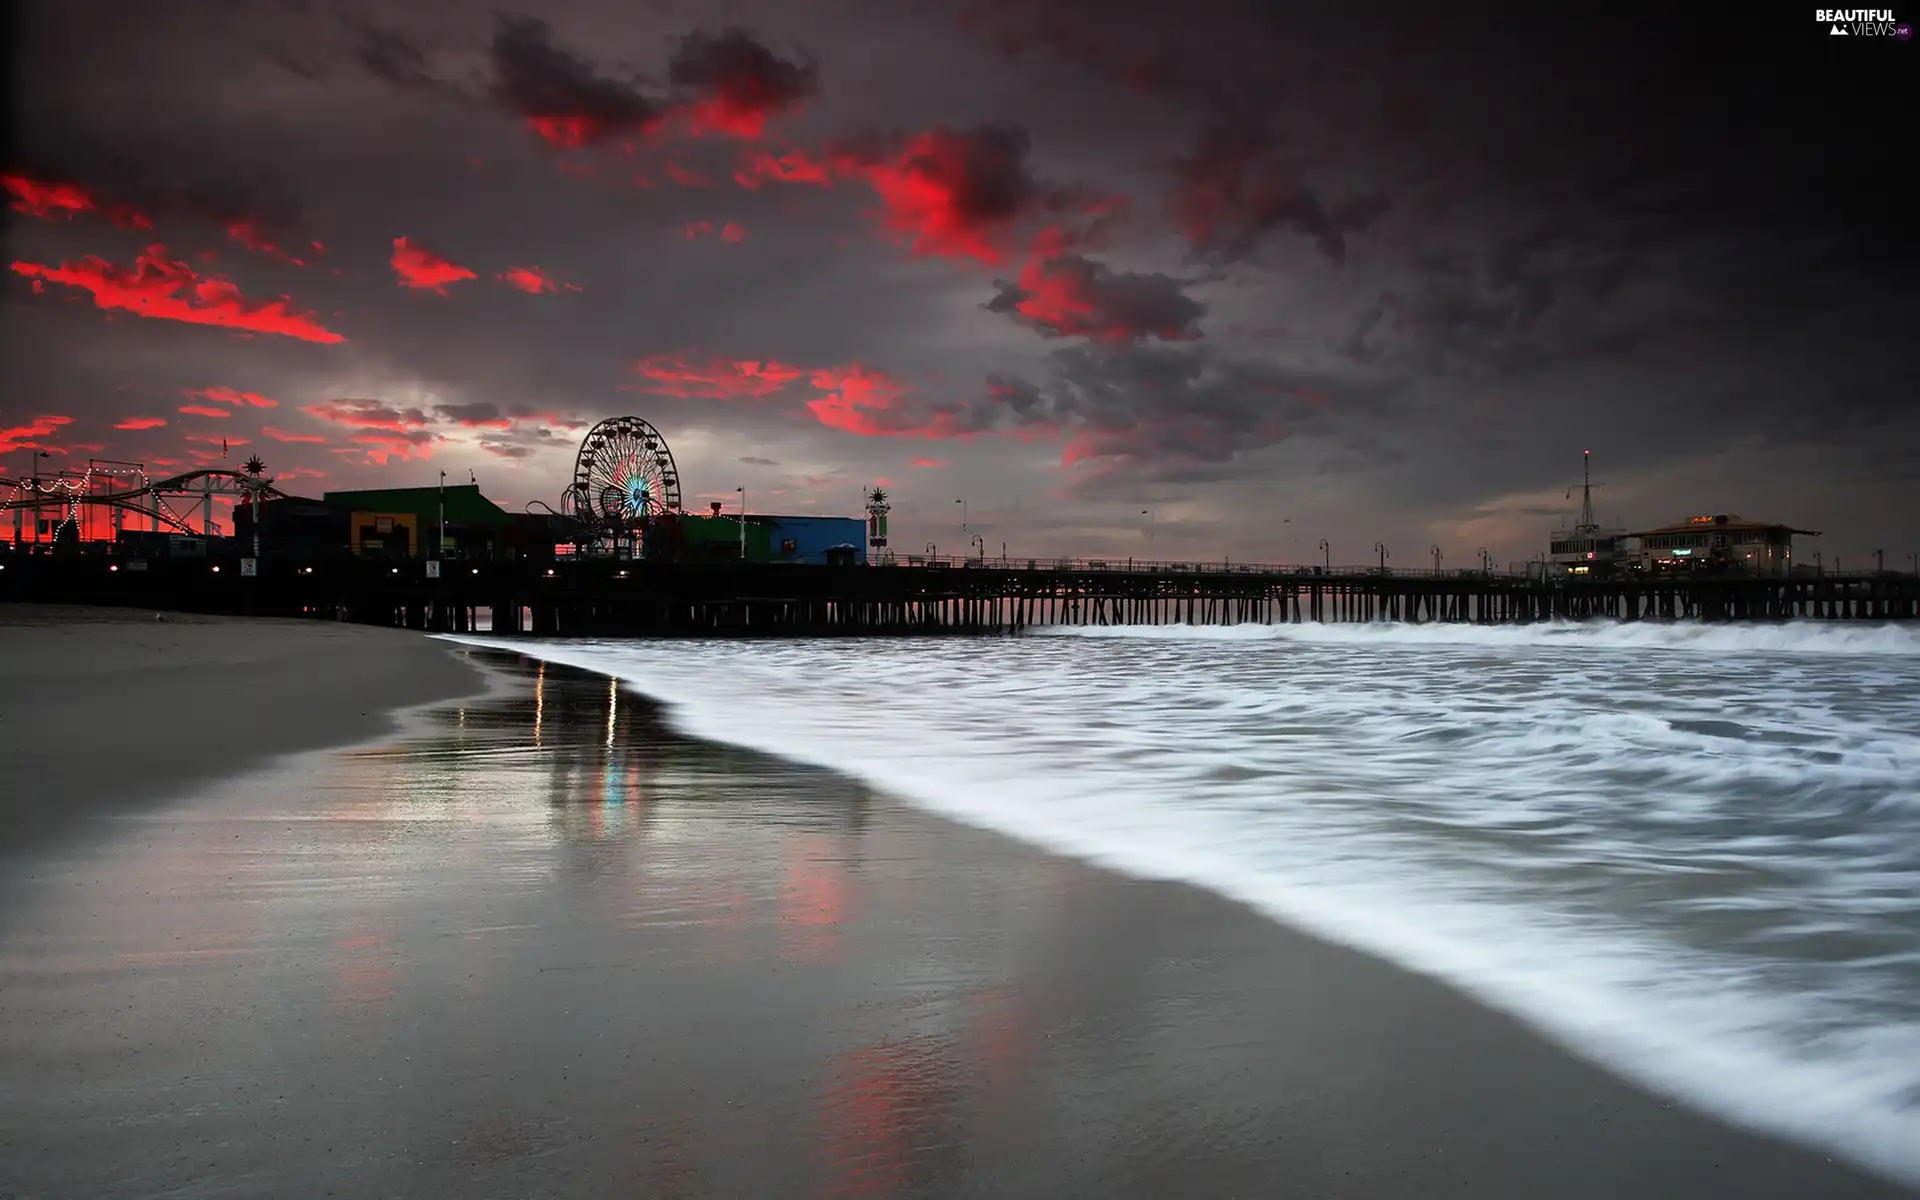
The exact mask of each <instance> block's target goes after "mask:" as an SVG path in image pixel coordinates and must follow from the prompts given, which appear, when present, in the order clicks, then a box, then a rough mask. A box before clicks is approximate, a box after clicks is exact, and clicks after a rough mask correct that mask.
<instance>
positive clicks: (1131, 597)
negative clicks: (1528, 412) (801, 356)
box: [0, 554, 1920, 637]
mask: <svg viewBox="0 0 1920 1200" xmlns="http://www.w3.org/2000/svg"><path fill="white" fill-rule="evenodd" d="M253 568H257V569H255V570H253V573H251V574H250V573H247V572H248V571H249V570H250V569H253ZM4 601H15V602H34V603H49V604H95V605H113V606H135V607H143V608H152V609H155V610H170V611H183V612H201V613H228V614H238V615H252V616H262V617H268V616H271V617H310V618H320V619H329V620H345V621H353V622H358V623H362V624H372V625H390V626H399V627H404V628H411V629H420V630H432V631H437V632H449V633H459V632H472V631H477V630H482V629H491V630H492V632H494V633H495V634H528V635H533V636H543V637H555V636H560V637H564V636H631V637H728V636H734V637H762V636H764V637H814V636H835V635H876V634H877V635H901V634H1005V633H1018V632H1020V631H1022V630H1025V629H1030V628H1034V627H1036V626H1052V625H1069V626H1089V625H1176V624H1187V625H1271V624H1288V623H1295V622H1324V623H1358V622H1369V621H1403V622H1413V623H1429V622H1451V623H1469V624H1483V625H1484V624H1515V623H1525V622H1535V621H1548V620H1614V621H1641V620H1656V621H1657V620H1702V621H1786V620H1821V621H1828V620H1836V621H1890V620H1891V621H1901V620H1914V619H1917V618H1920V579H1916V578H1915V577H1914V576H1912V575H1908V574H1904V573H1902V574H1896V573H1893V572H1872V573H1868V572H1860V573H1852V574H1846V575H1838V574H1827V575H1810V576H1804V577H1793V578H1777V577H1764V578H1761V577H1753V576H1719V577H1716V576H1706V575H1701V576H1685V575H1675V576H1644V575H1628V576H1623V577H1619V578H1614V579H1582V578H1570V579H1569V578H1561V579H1553V578H1548V579H1542V578H1538V577H1527V576H1517V575H1507V574H1497V573H1490V572H1479V571H1469V572H1439V571H1404V570H1393V571H1381V570H1378V569H1375V568H1361V567H1353V568H1341V567H1335V568H1333V569H1332V570H1324V569H1318V568H1307V567H1276V566H1252V565H1245V566H1243V565H1237V564H1231V565H1230V564H1208V565H1200V564H1165V563H1154V564H1126V563H1113V564H1108V563H1099V562H1087V561H1069V560H1020V561H1004V560H932V561H927V560H918V561H915V562H912V563H909V564H907V565H899V566H872V567H868V566H797V565H789V564H751V563H744V564H743V563H709V564H686V563H681V564H655V563H647V562H637V561H625V560H617V559H597V558H596V559H575V560H569V559H566V558H559V559H554V560H549V561H540V560H532V559H509V560H483V561H462V560H457V559H456V560H448V561H446V562H444V563H436V562H429V561H424V560H421V559H400V560H384V559H351V558H327V559H321V560H316V561H312V562H304V563H303V562H295V561H275V560H273V559H271V558H269V559H267V560H265V561H262V562H259V563H257V564H250V563H249V561H247V560H241V559H238V558H206V559H202V558H164V557H160V558H152V559H140V558H129V557H127V556H124V555H64V556H61V555H48V554H26V555H23V554H6V555H0V602H4Z"/></svg>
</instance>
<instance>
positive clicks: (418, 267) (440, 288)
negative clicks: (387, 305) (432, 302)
mask: <svg viewBox="0 0 1920 1200" xmlns="http://www.w3.org/2000/svg"><path fill="white" fill-rule="evenodd" d="M389 262H390V265H391V266H392V267H393V273H394V276H395V277H396V278H397V280H398V281H399V284H400V286H401V287H406V288H417V289H419V290H422V291H430V292H432V293H434V294H435V295H437V296H444V295H446V294H447V285H448V284H450V283H461V282H463V281H465V280H469V279H477V278H479V276H477V275H475V274H474V273H473V272H472V271H469V270H467V269H466V268H465V267H463V266H461V265H459V264H458V263H455V262H452V261H450V260H449V259H447V258H446V257H445V256H444V255H441V254H438V253H436V252H435V251H432V250H429V249H427V248H426V247H425V246H416V245H414V244H413V243H412V242H410V241H408V240H407V239H406V238H403V237H397V238H395V239H393V258H392V259H391V260H389Z"/></svg>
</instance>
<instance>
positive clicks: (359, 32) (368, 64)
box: [353, 23, 443, 89]
mask: <svg viewBox="0 0 1920 1200" xmlns="http://www.w3.org/2000/svg"><path fill="white" fill-rule="evenodd" d="M355 34H356V37H355V44H354V47H353V54H354V57H355V58H356V59H357V60H358V61H359V63H360V65H361V66H362V67H364V68H365V69H366V70H367V71H368V72H370V73H371V74H372V75H373V76H374V77H375V78H376V79H382V80H385V81H386V82H387V83H390V84H392V85H394V86H395V87H402V88H421V89H434V88H439V87H441V86H443V85H442V84H441V81H440V80H438V79H436V78H435V77H434V75H433V72H432V71H431V70H429V69H428V66H427V55H426V52H425V51H424V50H422V49H421V48H420V46H419V45H417V44H416V43H414V42H413V41H412V40H411V39H410V38H408V37H407V36H406V35H405V34H403V33H401V32H399V31H398V30H395V29H388V28H385V27H383V26H380V25H375V24H372V23H365V24H361V25H359V26H358V27H357V28H356V30H355Z"/></svg>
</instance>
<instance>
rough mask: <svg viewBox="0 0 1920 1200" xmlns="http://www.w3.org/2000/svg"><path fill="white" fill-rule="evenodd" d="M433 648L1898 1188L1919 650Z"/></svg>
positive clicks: (1367, 643)
mask: <svg viewBox="0 0 1920 1200" xmlns="http://www.w3.org/2000/svg"><path fill="white" fill-rule="evenodd" d="M457 640H461V641H465V642H468V643H469V644H475V645H497V646H499V647H500V648H503V649H511V650H515V651H518V652H521V653H525V654H529V655H533V656H535V657H538V658H540V659H543V660H546V661H549V662H553V663H556V664H565V665H570V666H575V667H582V668H587V669H590V670H593V671H597V672H601V673H604V674H607V675H611V676H614V677H616V678H618V679H619V680H621V681H623V683H624V685H625V686H626V687H627V688H629V689H631V690H632V691H633V692H636V693H640V694H643V695H645V696H648V697H651V698H653V699H655V700H657V701H659V702H661V703H662V704H663V705H664V706H665V709H666V716H667V719H668V720H669V722H670V723H671V724H672V725H674V726H675V727H677V728H678V729H679V730H680V731H682V732H685V733H688V734H691V735H694V736H697V737H701V738H705V739H710V740H715V741H720V742H729V743H735V744H739V745H742V746H748V747H752V748H754V749H757V750H761V751H766V752H770V753H773V754H776V755H780V756H784V757H786V758H788V759H791V760H797V761H802V762H806V763H811V764H817V765H821V766H826V767H830V768H833V769H835V770H838V771H841V772H844V773H846V774H848V775H851V776H856V777H858V778H860V779H861V780H863V781H866V782H868V783H870V784H872V785H874V786H877V787H879V788H881V789H883V790H885V791H888V792H891V793H893V794H894V795H896V796H898V797H900V798H902V799H903V800H905V801H907V802H910V803H913V804H916V805H920V806H923V807H925V808H927V809H930V810H932V811H935V812H937V813H941V814H944V815H945V816H947V817H950V818H953V819H955V820H958V821H961V822H966V823H969V824H972V825H975V826H981V827H985V828H989V829H993V830H997V831H1000V832H1003V833H1006V834H1010V835H1012V836H1014V837H1017V838H1020V839H1024V840H1026V841H1028V842H1031V843H1034V844H1037V845H1039V846H1041V847H1043V848H1046V849H1049V850H1052V851H1055V852H1059V853H1063V854H1067V855H1072V856H1076V857H1079V858H1083V859H1086V860H1090V861H1092V862H1095V863H1098V864H1101V865H1103V866H1106V867H1109V868H1113V869H1115V870H1118V871H1121V872H1125V873H1128V874H1132V875H1136V876H1142V877H1149V878H1156V879H1171V880H1180V881H1184V882H1186V883H1188V884H1191V885H1194V886H1197V887H1201V888H1206V889H1210V890H1211V891H1213V892H1216V893H1218V894H1221V895H1224V896H1227V897H1230V898H1232V899H1235V900H1238V901H1240V902H1243V903H1245V904H1247V905H1249V906H1251V907H1252V908H1254V909H1256V910H1258V911H1260V912H1262V913H1264V914H1267V915H1269V916H1271V917H1272V918H1274V919H1275V920H1278V921H1282V922H1285V923H1287V924H1289V925H1292V926H1295V927H1297V928H1300V929H1304V930H1306V931H1308V932H1311V933H1313V934H1316V935H1318V936H1320V937H1322V938H1325V939H1328V940H1331V941H1336V942H1339V943H1343V944H1346V945H1348V946H1351V947H1354V948H1356V949H1359V950H1362V951H1364V952H1367V953H1370V954H1372V955H1374V956H1377V957H1379V958H1382V959H1385V960H1388V961H1391V962H1393V963H1396V964H1398V965H1400V966H1402V967H1405V968H1407V969H1409V970H1412V971H1415V972H1419V973H1422V974H1425V975H1429V976H1432V977H1436V978H1438V979H1441V980H1443V981H1445V982H1447V983H1449V984H1451V985H1452V986H1454V987H1456V988H1458V989H1460V990H1461V991H1463V992H1465V993H1467V994H1469V995H1471V996H1473V997H1476V998H1477V999H1479V1000H1480V1001H1482V1002H1483V1003H1485V1004H1487V1005H1489V1006H1492V1007H1494V1008H1497V1009H1499V1010H1502V1011H1504V1012H1506V1013H1509V1014H1511V1015H1512V1016H1514V1017H1517V1018H1519V1019H1520V1020H1521V1021H1523V1022H1525V1023H1527V1024H1529V1025H1531V1026H1532V1027H1534V1028H1535V1029H1537V1030H1538V1031H1540V1032H1541V1033H1543V1034H1544V1035H1546V1036H1547V1037H1548V1038H1550V1039H1551V1040H1554V1041H1556V1042H1558V1043H1559V1044H1561V1045H1562V1046H1564V1047H1566V1048H1567V1049H1569V1050H1571V1051H1573V1052H1574V1053H1576V1054H1578V1055H1580V1056H1582V1057H1585V1058H1588V1059H1589V1060H1592V1061H1595V1062H1597V1063H1599V1064H1601V1065H1603V1066H1605V1067H1608V1068H1609V1069H1612V1070H1614V1071H1615V1072H1616V1073H1619V1074H1621V1075H1623V1076H1625V1077H1627V1078H1630V1079H1633V1080H1635V1081H1638V1082H1640V1083H1642V1084H1644V1085H1646V1086H1648V1087H1650V1088H1651V1089H1653V1090H1655V1091H1656V1092H1659V1093H1661V1094H1664V1095H1667V1096H1669V1097H1671V1098H1674V1099H1677V1100H1680V1101H1684V1102H1687V1103H1690V1104H1692V1105H1694V1106H1696V1107H1699V1108H1702V1109H1705V1110H1707V1111H1709V1112H1712V1113H1714V1114H1716V1115H1719V1116H1721V1117H1723V1118H1725V1119H1727V1120H1730V1121H1732V1122H1734V1123H1736V1124H1740V1125H1744V1126H1747V1127H1749V1128H1754V1129H1758V1130H1761V1131H1764V1132H1768V1133H1773V1134H1776V1135H1780V1136H1784V1137H1787V1138H1790V1139H1792V1140H1795V1141H1800V1142H1803V1143H1810V1144H1813V1145H1817V1146H1821V1147H1824V1148H1826V1149H1827V1150H1828V1151H1829V1152H1831V1153H1833V1154H1836V1155H1839V1156H1843V1157H1845V1158H1848V1159H1851V1160H1854V1161H1856V1162H1860V1163H1862V1164H1865V1165H1868V1166H1870V1167H1873V1168H1876V1169H1878V1170H1881V1171H1884V1172H1887V1173H1890V1174H1893V1175H1895V1176H1896V1177H1898V1178H1901V1179H1904V1180H1907V1181H1910V1182H1913V1183H1915V1184H1917V1185H1920V630H1915V629H1907V628H1901V627H1898V626H1874V625H1852V624H1849V625H1839V624H1818V625H1816V624H1810V623H1809V624H1778V625H1710V626H1709V625H1689V624H1657V623H1644V622H1643V623H1636V624H1631V625H1608V624H1593V623H1581V624H1537V625H1529V626H1506V627H1484V626H1469V625H1438V624H1427V625H1398V624H1364V625H1311V624H1309V625H1288V626H1238V627H1227V628H1220V627H1210V628H1200V627H1185V626H1153V627H1120V628H1099V629H1065V628H1060V629H1048V630H1039V631H1034V632H1032V633H1030V634H1028V635H1025V636H1020V637H1006V638H981V639H904V638H903V639H873V640H864V639H846V640H831V641H827V640H820V641H814V640H792V641H783V640H767V641H719V640H714V641H702V640H691V641H624V640H578V639H571V640H564V641H562V640H528V639H523V638H516V639H513V640H511V641H504V640H502V641H498V642H496V641H494V640H493V639H490V638H486V637H469V638H461V639H457Z"/></svg>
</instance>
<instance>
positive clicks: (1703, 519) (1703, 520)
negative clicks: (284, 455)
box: [1687, 517, 1713, 525]
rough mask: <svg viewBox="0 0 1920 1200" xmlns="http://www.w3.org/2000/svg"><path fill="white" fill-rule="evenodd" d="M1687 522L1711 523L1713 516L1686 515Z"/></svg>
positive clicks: (1695, 523)
mask: <svg viewBox="0 0 1920 1200" xmlns="http://www.w3.org/2000/svg"><path fill="white" fill-rule="evenodd" d="M1687 524H1689V525H1711V524H1713V518H1712V517H1688V518H1687Z"/></svg>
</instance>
